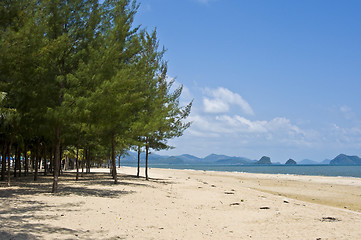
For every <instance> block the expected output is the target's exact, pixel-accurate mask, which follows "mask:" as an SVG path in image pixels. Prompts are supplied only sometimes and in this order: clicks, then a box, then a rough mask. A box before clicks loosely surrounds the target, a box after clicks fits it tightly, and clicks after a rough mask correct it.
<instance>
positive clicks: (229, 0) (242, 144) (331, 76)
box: [135, 0, 361, 163]
mask: <svg viewBox="0 0 361 240" xmlns="http://www.w3.org/2000/svg"><path fill="white" fill-rule="evenodd" d="M138 3H140V8H139V10H138V13H137V15H136V18H135V25H141V27H142V28H146V29H147V30H148V31H152V30H153V29H154V28H156V29H157V32H158V38H159V41H160V45H161V46H164V47H165V48H166V49H167V52H166V54H165V60H167V61H168V76H169V78H175V79H176V83H177V84H181V85H183V87H184V89H183V94H182V98H181V104H183V105H185V104H187V103H188V102H190V101H191V100H193V108H192V112H191V115H190V117H189V119H188V120H189V121H192V125H191V127H190V128H189V129H187V130H186V131H185V132H184V135H183V136H182V137H180V138H177V139H173V140H171V141H169V143H170V144H171V145H173V146H175V149H173V150H169V151H167V152H164V151H162V152H160V154H163V155H181V154H186V153H187V154H192V155H195V156H198V157H205V156H207V155H209V154H211V153H215V154H225V155H229V156H242V157H247V158H250V159H260V158H261V157H262V156H269V157H270V158H271V161H272V162H282V163H283V162H285V161H287V160H288V159H289V158H292V159H294V160H296V161H301V160H303V159H311V160H315V161H322V160H324V159H333V158H334V157H336V156H337V155H338V154H340V153H345V154H348V155H358V156H361V108H360V103H361V94H360V91H361V14H360V11H361V1H358V0H355V1H353V0H348V1H333V0H327V1H326V0H303V1H289V0H252V1H251V0H139V1H138Z"/></svg>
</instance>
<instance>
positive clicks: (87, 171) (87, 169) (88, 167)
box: [86, 149, 90, 173]
mask: <svg viewBox="0 0 361 240" xmlns="http://www.w3.org/2000/svg"><path fill="white" fill-rule="evenodd" d="M86 173H90V149H88V151H87V158H86Z"/></svg>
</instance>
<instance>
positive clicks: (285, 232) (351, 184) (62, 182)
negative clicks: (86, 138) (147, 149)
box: [0, 167, 361, 240]
mask: <svg viewBox="0 0 361 240" xmlns="http://www.w3.org/2000/svg"><path fill="white" fill-rule="evenodd" d="M117 170H118V181H119V183H118V184H114V183H113V179H112V178H111V177H110V174H109V169H96V168H93V169H91V174H84V177H83V178H80V180H79V181H75V174H74V172H65V173H64V175H63V176H60V179H59V193H58V194H51V193H50V190H51V183H52V182H51V179H52V177H51V176H47V177H44V176H40V177H39V181H38V182H35V183H34V182H33V181H32V180H31V176H30V178H28V179H25V178H23V179H22V178H19V179H17V181H13V186H12V187H10V188H6V187H0V208H1V209H2V211H1V213H2V214H1V217H0V239H251V238H252V239H287V238H290V239H296V240H297V239H300V240H301V239H345V240H346V239H347V240H349V239H360V237H361V229H360V228H359V226H360V225H361V212H360V211H355V210H354V209H353V208H351V207H349V208H347V209H345V208H343V207H340V208H339V207H335V206H331V205H332V202H331V203H330V202H321V203H319V202H317V201H312V199H311V201H305V200H302V199H301V198H300V197H298V198H296V197H294V198H292V197H289V196H288V195H287V194H291V193H293V194H294V193H298V194H300V195H305V196H308V194H309V193H311V194H312V197H314V198H315V199H316V200H317V199H320V200H322V199H323V197H326V199H328V198H330V196H324V195H325V194H326V193H327V192H332V194H333V197H331V198H335V199H336V200H337V201H339V202H341V203H344V202H345V201H346V200H347V199H349V200H352V201H356V206H358V205H360V202H361V200H360V199H361V179H350V178H341V179H340V178H337V177H316V176H309V177H308V176H295V175H292V176H290V175H274V174H268V175H267V174H254V173H239V172H236V173H231V172H216V171H213V172H212V171H203V170H201V171H197V170H174V169H171V170H168V169H159V168H154V167H152V168H150V169H149V176H150V180H149V181H146V180H145V179H144V177H143V174H144V168H141V177H140V178H136V177H135V175H136V172H137V169H136V168H134V167H121V168H117ZM1 184H3V183H1ZM330 186H332V188H331V187H330ZM330 189H331V190H332V191H330ZM267 191H268V192H267ZM272 191H273V192H272ZM352 196H353V197H352ZM350 206H352V204H351V205H350Z"/></svg>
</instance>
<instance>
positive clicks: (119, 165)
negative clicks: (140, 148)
mask: <svg viewBox="0 0 361 240" xmlns="http://www.w3.org/2000/svg"><path fill="white" fill-rule="evenodd" d="M121 156H122V154H120V153H119V157H118V166H119V168H120V157H121Z"/></svg>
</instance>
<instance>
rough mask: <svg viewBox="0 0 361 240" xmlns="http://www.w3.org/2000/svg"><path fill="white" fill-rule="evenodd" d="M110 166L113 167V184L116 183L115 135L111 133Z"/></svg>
mask: <svg viewBox="0 0 361 240" xmlns="http://www.w3.org/2000/svg"><path fill="white" fill-rule="evenodd" d="M112 167H113V177H114V184H117V183H118V176H117V164H116V162H115V135H114V133H113V135H112Z"/></svg>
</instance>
